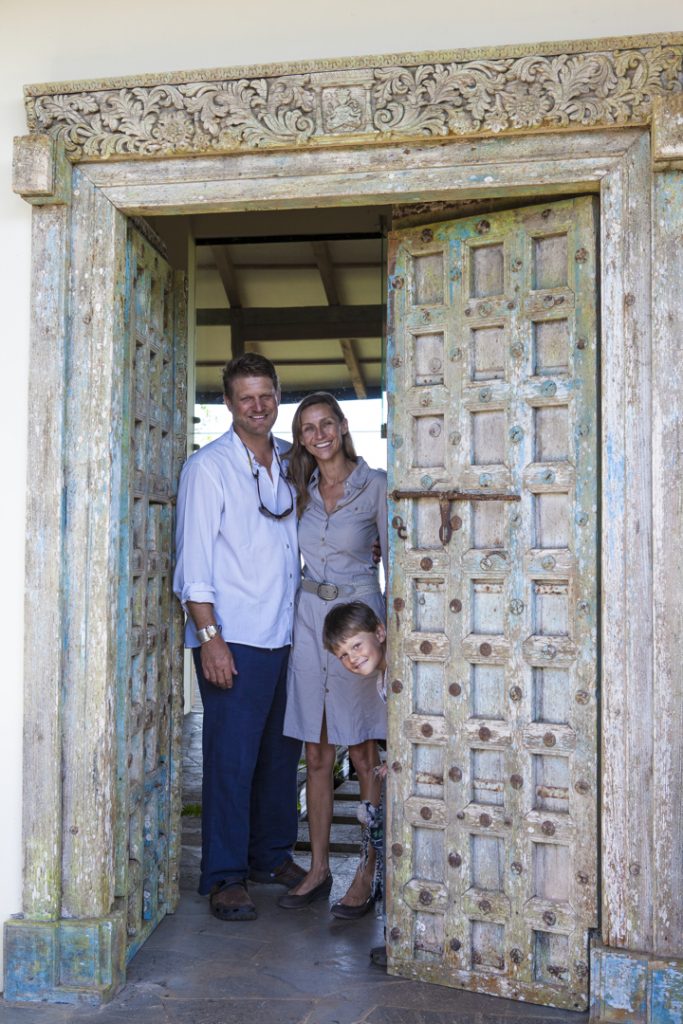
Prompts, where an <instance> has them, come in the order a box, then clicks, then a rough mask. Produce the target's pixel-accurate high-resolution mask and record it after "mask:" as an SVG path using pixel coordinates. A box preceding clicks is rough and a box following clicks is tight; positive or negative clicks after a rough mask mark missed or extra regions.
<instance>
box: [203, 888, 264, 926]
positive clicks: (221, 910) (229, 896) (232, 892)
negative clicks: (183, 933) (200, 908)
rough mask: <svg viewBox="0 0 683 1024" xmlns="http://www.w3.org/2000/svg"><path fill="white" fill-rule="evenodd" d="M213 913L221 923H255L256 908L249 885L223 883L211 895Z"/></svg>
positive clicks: (210, 902)
mask: <svg viewBox="0 0 683 1024" xmlns="http://www.w3.org/2000/svg"><path fill="white" fill-rule="evenodd" d="M209 906H210V907H211V913H212V914H213V916H214V917H217V918H218V919H219V921H254V920H256V916H257V914H256V907H255V906H254V904H253V903H252V902H251V900H250V899H249V893H248V891H247V883H246V882H244V881H242V882H221V883H220V885H214V887H213V889H212V890H211V892H210V893H209Z"/></svg>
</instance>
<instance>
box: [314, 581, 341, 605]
mask: <svg viewBox="0 0 683 1024" xmlns="http://www.w3.org/2000/svg"><path fill="white" fill-rule="evenodd" d="M338 596H339V587H338V586H337V585H336V583H319V584H318V597H320V598H321V599H322V600H323V601H334V599H335V598H336V597H338Z"/></svg>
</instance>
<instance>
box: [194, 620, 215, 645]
mask: <svg viewBox="0 0 683 1024" xmlns="http://www.w3.org/2000/svg"><path fill="white" fill-rule="evenodd" d="M220 632H221V627H220V626H214V625H213V623H211V625H210V626H204V628H203V629H198V630H197V639H198V640H199V643H200V644H208V642H209V640H213V638H214V637H215V636H218V635H219V634H220Z"/></svg>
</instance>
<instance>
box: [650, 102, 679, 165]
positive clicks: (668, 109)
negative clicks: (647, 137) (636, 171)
mask: <svg viewBox="0 0 683 1024" xmlns="http://www.w3.org/2000/svg"><path fill="white" fill-rule="evenodd" d="M652 162H653V164H654V168H655V170H656V171H675V170H678V171H681V170H683V94H681V93H674V94H672V95H669V96H656V97H655V98H654V100H653V107H652Z"/></svg>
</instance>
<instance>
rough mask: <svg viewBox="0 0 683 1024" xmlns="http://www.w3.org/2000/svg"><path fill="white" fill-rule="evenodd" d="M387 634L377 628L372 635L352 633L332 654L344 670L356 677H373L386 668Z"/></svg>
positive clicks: (380, 628) (380, 627)
mask: <svg viewBox="0 0 683 1024" xmlns="http://www.w3.org/2000/svg"><path fill="white" fill-rule="evenodd" d="M386 638H387V632H386V630H385V628H384V626H381V625H380V626H378V627H377V629H376V630H375V632H374V633H366V632H361V633H354V634H353V636H350V637H347V639H346V640H342V642H341V643H340V644H338V645H337V646H336V647H335V649H334V653H335V654H336V655H337V657H338V658H339V660H340V661H341V663H342V665H343V666H344V668H347V669H348V670H349V672H354V673H355V674H356V675H357V676H373V675H377V673H378V672H383V671H384V669H385V668H386V647H385V642H386Z"/></svg>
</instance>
